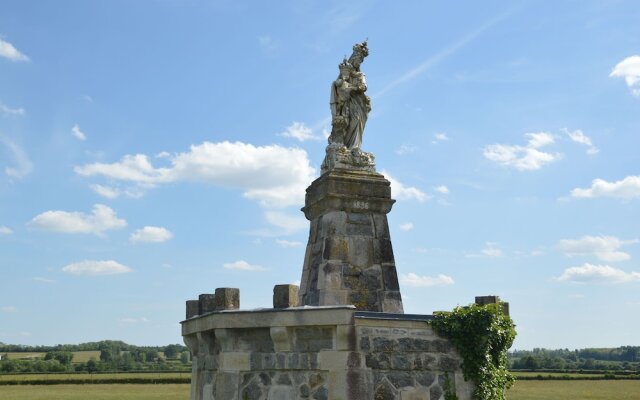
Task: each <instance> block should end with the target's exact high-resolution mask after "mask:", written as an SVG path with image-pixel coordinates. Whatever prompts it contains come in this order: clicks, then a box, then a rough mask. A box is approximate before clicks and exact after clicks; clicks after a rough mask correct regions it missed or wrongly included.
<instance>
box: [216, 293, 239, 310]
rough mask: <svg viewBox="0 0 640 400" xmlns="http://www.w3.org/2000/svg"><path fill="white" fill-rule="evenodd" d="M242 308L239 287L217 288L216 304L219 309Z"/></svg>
mask: <svg viewBox="0 0 640 400" xmlns="http://www.w3.org/2000/svg"><path fill="white" fill-rule="evenodd" d="M239 308H240V289H237V288H217V289H216V306H215V309H216V310H217V311H219V310H237V309H239Z"/></svg>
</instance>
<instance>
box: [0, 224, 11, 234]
mask: <svg viewBox="0 0 640 400" xmlns="http://www.w3.org/2000/svg"><path fill="white" fill-rule="evenodd" d="M12 233H13V230H12V229H11V228H9V227H8V226H4V225H0V235H11V234H12Z"/></svg>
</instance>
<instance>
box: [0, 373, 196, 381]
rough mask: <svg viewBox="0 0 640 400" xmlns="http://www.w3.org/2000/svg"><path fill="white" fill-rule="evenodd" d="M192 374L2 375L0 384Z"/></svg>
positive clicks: (187, 375) (176, 376) (187, 376)
mask: <svg viewBox="0 0 640 400" xmlns="http://www.w3.org/2000/svg"><path fill="white" fill-rule="evenodd" d="M189 377H191V372H190V371H189V372H144V373H140V372H117V373H115V372H114V373H104V374H65V373H61V374H15V375H11V374H6V375H0V382H2V381H16V380H17V381H24V382H32V381H42V380H56V381H58V380H59V381H67V380H74V381H76V380H86V381H87V382H88V383H91V381H92V380H98V379H100V380H102V379H116V380H127V379H131V378H145V379H166V378H189Z"/></svg>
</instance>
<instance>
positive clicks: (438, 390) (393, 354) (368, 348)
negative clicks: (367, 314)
mask: <svg viewBox="0 0 640 400" xmlns="http://www.w3.org/2000/svg"><path fill="white" fill-rule="evenodd" d="M380 325H386V326H380ZM395 325H396V326H394V324H382V322H381V321H377V323H374V324H370V325H365V326H358V327H357V328H356V329H357V337H358V349H359V351H360V352H361V353H362V354H363V356H364V358H365V365H366V367H367V368H371V370H372V375H373V376H372V378H373V381H372V387H373V396H372V397H371V398H372V399H376V400H396V399H397V400H406V399H415V400H418V399H431V400H439V399H443V398H444V390H445V388H444V386H445V380H446V379H447V376H448V379H449V380H450V382H451V384H452V385H453V386H454V387H455V390H456V392H457V395H458V397H459V398H460V399H470V398H471V393H472V391H473V385H472V384H471V383H469V382H465V380H464V377H463V375H462V373H461V370H460V365H461V362H462V360H461V358H460V356H459V355H458V354H457V352H456V351H455V349H453V347H452V345H451V343H450V342H449V341H448V340H445V339H442V338H440V337H438V336H437V335H436V334H435V333H434V332H433V331H432V329H431V328H430V327H429V326H427V325H426V324H424V326H423V327H421V328H409V327H398V326H397V325H401V324H395ZM363 399H364V398H363Z"/></svg>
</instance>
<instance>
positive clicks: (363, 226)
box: [346, 212, 374, 236]
mask: <svg viewBox="0 0 640 400" xmlns="http://www.w3.org/2000/svg"><path fill="white" fill-rule="evenodd" d="M346 228H347V232H346V233H347V235H348V236H374V228H373V221H372V219H371V215H370V214H368V213H366V214H365V213H353V212H351V213H348V214H347V226H346Z"/></svg>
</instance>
